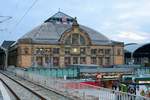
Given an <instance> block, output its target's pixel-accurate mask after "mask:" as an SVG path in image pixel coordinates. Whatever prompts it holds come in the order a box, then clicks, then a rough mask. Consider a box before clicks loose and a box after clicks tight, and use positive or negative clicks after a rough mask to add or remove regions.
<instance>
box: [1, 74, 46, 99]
mask: <svg viewBox="0 0 150 100" xmlns="http://www.w3.org/2000/svg"><path fill="white" fill-rule="evenodd" d="M0 74H3V75H4V76H6V77H8V78H9V79H10V80H12V81H14V82H16V83H17V84H19V85H20V86H22V87H23V88H25V89H27V90H28V91H30V92H31V93H32V94H34V95H35V96H37V97H38V98H40V100H46V98H44V97H43V96H41V95H39V94H37V93H36V92H34V91H33V90H31V89H30V88H28V87H26V86H25V85H23V84H21V83H20V82H18V81H16V80H15V79H13V78H11V77H9V76H8V75H6V74H4V73H3V72H0ZM6 85H7V84H6ZM7 86H8V85H7ZM8 87H9V86H8ZM9 88H10V87H9ZM10 89H11V88H10ZM10 91H11V92H12V91H13V90H12V89H11V90H10ZM12 93H13V94H14V91H13V92H12ZM14 95H15V97H16V96H17V95H16V94H14ZM17 97H18V96H17ZM17 100H20V99H19V97H18V99H17Z"/></svg>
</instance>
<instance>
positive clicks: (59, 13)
mask: <svg viewBox="0 0 150 100" xmlns="http://www.w3.org/2000/svg"><path fill="white" fill-rule="evenodd" d="M52 18H66V19H73V18H72V17H71V16H69V15H67V14H65V13H63V12H60V11H58V12H57V13H56V14H54V15H53V16H51V17H50V18H49V19H47V20H46V21H45V22H49V21H51V20H52Z"/></svg>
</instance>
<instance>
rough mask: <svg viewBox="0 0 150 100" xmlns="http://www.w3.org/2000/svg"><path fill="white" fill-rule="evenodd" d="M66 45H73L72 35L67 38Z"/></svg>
mask: <svg viewBox="0 0 150 100" xmlns="http://www.w3.org/2000/svg"><path fill="white" fill-rule="evenodd" d="M65 44H66V45H69V44H71V35H70V36H68V37H67V39H66V41H65Z"/></svg>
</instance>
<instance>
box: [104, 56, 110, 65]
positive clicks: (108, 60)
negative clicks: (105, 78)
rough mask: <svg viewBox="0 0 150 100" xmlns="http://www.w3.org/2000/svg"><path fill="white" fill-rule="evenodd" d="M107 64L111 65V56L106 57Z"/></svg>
mask: <svg viewBox="0 0 150 100" xmlns="http://www.w3.org/2000/svg"><path fill="white" fill-rule="evenodd" d="M105 64H106V65H110V57H106V58H105Z"/></svg>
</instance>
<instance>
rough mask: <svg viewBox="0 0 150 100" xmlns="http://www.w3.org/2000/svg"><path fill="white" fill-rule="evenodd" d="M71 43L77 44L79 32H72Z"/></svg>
mask: <svg viewBox="0 0 150 100" xmlns="http://www.w3.org/2000/svg"><path fill="white" fill-rule="evenodd" d="M72 44H79V34H72Z"/></svg>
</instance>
